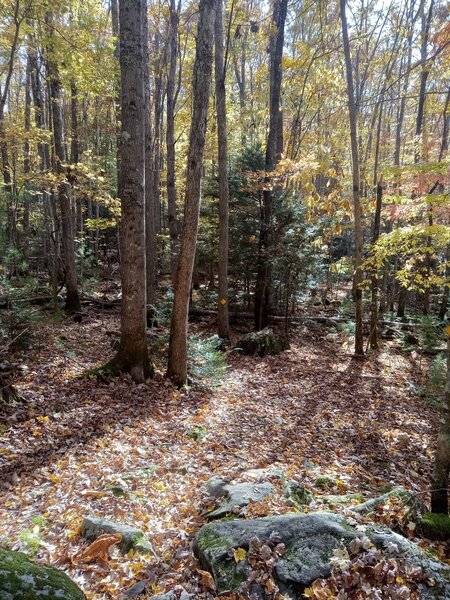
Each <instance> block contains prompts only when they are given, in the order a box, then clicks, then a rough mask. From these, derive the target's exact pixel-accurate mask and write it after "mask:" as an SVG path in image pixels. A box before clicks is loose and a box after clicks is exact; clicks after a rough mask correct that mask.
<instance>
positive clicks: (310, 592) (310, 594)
mask: <svg viewBox="0 0 450 600" xmlns="http://www.w3.org/2000/svg"><path fill="white" fill-rule="evenodd" d="M303 595H304V596H306V597H307V598H314V590H313V589H312V588H310V587H309V588H306V589H305V591H304V592H303Z"/></svg>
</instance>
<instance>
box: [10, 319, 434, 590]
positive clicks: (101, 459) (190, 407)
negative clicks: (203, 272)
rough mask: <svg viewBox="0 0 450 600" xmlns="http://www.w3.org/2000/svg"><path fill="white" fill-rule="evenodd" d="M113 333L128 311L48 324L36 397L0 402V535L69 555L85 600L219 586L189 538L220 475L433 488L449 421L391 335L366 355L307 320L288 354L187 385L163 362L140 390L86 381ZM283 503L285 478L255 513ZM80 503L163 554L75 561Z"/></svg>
mask: <svg viewBox="0 0 450 600" xmlns="http://www.w3.org/2000/svg"><path fill="white" fill-rule="evenodd" d="M116 330H117V315H111V314H110V315H106V316H105V315H104V316H103V317H102V318H101V317H99V316H98V315H96V314H95V313H94V312H93V311H92V312H91V313H89V314H88V316H87V317H86V318H85V319H84V320H83V322H82V323H81V324H79V323H75V322H73V321H71V320H67V321H65V322H64V323H62V324H58V325H45V326H44V325H39V326H38V329H37V333H36V334H35V339H34V346H33V347H34V349H33V351H32V352H30V351H26V352H24V353H23V355H22V357H21V362H22V364H23V365H25V366H26V368H25V369H24V370H23V373H22V375H21V377H20V379H19V381H18V382H17V386H18V388H19V390H20V392H21V393H22V394H23V396H24V397H25V398H26V403H24V404H23V405H19V406H14V407H7V406H4V405H2V406H1V408H0V411H1V412H0V417H1V424H0V486H1V497H0V543H1V544H2V545H5V546H7V547H10V548H13V549H16V548H21V549H24V550H26V551H28V552H31V553H33V552H35V553H36V557H37V559H41V560H43V561H46V562H50V563H53V564H59V565H60V566H62V568H64V569H66V570H67V572H68V573H69V575H70V576H71V577H72V578H73V579H74V580H75V581H76V582H77V583H78V584H79V585H80V586H81V587H82V588H83V589H84V591H85V592H86V594H87V595H88V597H89V598H92V599H96V600H100V599H107V598H119V597H120V593H121V591H122V590H124V589H126V588H129V587H130V586H131V585H133V584H134V583H136V582H137V581H139V580H141V579H150V580H151V581H150V585H149V586H148V588H147V590H148V596H150V595H151V594H152V593H157V592H158V591H163V590H170V589H174V588H175V587H176V586H178V585H182V586H183V587H184V588H185V589H186V590H187V591H188V592H190V593H192V594H193V596H194V597H196V598H209V597H212V596H211V594H212V591H211V590H210V589H209V588H208V583H209V582H208V580H207V578H205V575H204V574H203V575H202V573H201V572H200V571H198V569H199V566H198V565H197V564H196V563H195V560H194V559H193V557H192V553H191V549H190V546H191V542H192V538H193V536H194V535H195V533H196V532H197V531H198V529H199V527H200V526H201V525H202V524H203V523H204V518H203V516H202V515H203V514H204V511H205V509H206V508H207V506H206V503H205V502H206V500H205V493H204V484H205V481H206V480H207V479H208V478H209V477H211V476H212V475H220V476H223V477H225V478H230V479H235V480H238V481H244V480H247V481H248V480H251V478H252V477H253V475H254V474H253V473H252V470H254V469H262V468H266V467H277V468H281V469H283V470H284V471H285V473H286V474H287V475H290V476H293V477H295V478H296V479H298V480H300V481H302V482H303V483H305V484H306V485H307V487H309V489H310V490H311V491H313V492H315V493H317V494H320V493H323V492H324V487H325V491H326V492H329V493H334V494H342V493H345V492H362V493H367V494H370V495H373V494H374V493H376V492H378V491H380V489H383V488H385V487H387V486H395V485H404V486H405V487H407V488H409V489H410V490H411V491H414V492H416V493H418V494H421V495H422V497H423V498H424V499H425V500H427V499H428V495H427V489H428V488H429V480H430V469H431V460H432V454H433V448H434V438H435V433H436V429H437V426H438V417H437V414H436V411H435V410H434V409H433V408H431V407H430V406H428V405H427V404H425V403H424V401H423V400H421V399H420V398H418V397H417V395H415V394H414V393H413V392H412V391H411V390H412V389H413V387H414V385H416V384H418V383H420V380H421V378H422V376H423V370H424V365H423V364H422V363H421V359H420V357H413V356H411V355H410V354H401V353H399V352H397V351H395V350H394V349H389V348H388V347H387V348H385V349H384V351H383V352H380V353H378V354H372V355H370V357H369V358H368V359H367V360H365V361H355V360H353V359H352V358H351V356H350V354H349V353H348V352H347V351H346V350H345V349H343V348H342V343H341V342H342V340H341V339H340V338H339V336H337V335H332V334H330V333H329V331H328V330H326V329H324V330H319V331H315V332H308V331H307V330H306V329H299V330H297V331H295V332H294V334H293V344H292V347H291V350H290V351H288V352H285V353H283V354H282V355H279V356H277V357H267V358H264V359H259V358H253V357H242V356H237V355H235V354H230V355H229V358H228V362H229V365H230V366H229V370H228V375H227V376H226V378H225V380H224V382H223V384H222V385H221V386H220V387H215V388H209V389H208V388H207V387H201V386H193V387H191V388H190V389H189V390H185V391H178V390H176V389H174V388H173V387H172V386H171V385H170V383H168V382H167V381H165V380H164V378H163V372H162V371H161V372H158V373H157V375H156V377H155V378H154V379H153V380H152V381H151V382H150V383H149V384H148V385H138V386H136V385H134V384H133V383H131V382H130V381H129V379H128V378H126V377H123V378H119V379H113V380H111V381H106V380H99V379H97V378H90V379H86V378H84V379H82V378H79V376H80V374H82V373H84V372H86V370H88V369H90V368H92V367H94V366H96V365H98V364H101V363H102V362H104V361H105V359H107V358H108V357H109V356H110V355H111V353H112V351H111V337H112V336H111V332H114V331H116ZM324 477H329V478H330V479H329V480H326V479H323V478H324ZM321 478H322V479H321ZM288 510H292V508H289V507H288V506H287V505H286V504H285V501H284V500H283V499H282V495H281V490H280V493H279V494H277V495H276V496H275V497H274V498H273V499H272V500H271V501H268V502H265V503H261V504H256V505H251V506H250V507H249V509H248V515H249V516H253V515H265V514H275V513H280V512H286V511H288ZM85 515H96V516H103V517H106V518H111V519H115V520H117V521H121V522H124V523H127V524H130V525H134V526H136V527H138V528H140V529H142V531H144V532H145V534H146V535H147V536H148V537H149V538H150V539H151V541H152V543H153V545H154V548H155V550H156V553H157V557H156V558H152V557H149V556H145V555H139V554H134V555H133V554H132V553H130V554H129V555H127V556H121V555H119V554H118V553H116V552H113V556H112V558H111V560H110V563H109V569H105V568H104V567H101V566H99V565H95V564H91V565H82V566H80V565H77V566H76V565H73V564H72V562H71V557H72V556H74V555H75V553H76V552H78V551H79V550H80V548H82V546H83V540H81V539H80V537H79V526H80V522H81V519H82V517H83V516H85ZM143 597H145V596H143Z"/></svg>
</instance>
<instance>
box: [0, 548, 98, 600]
mask: <svg viewBox="0 0 450 600" xmlns="http://www.w3.org/2000/svg"><path fill="white" fill-rule="evenodd" d="M0 598H1V600H42V599H43V598H45V600H86V596H85V595H84V594H83V592H82V591H81V590H80V588H79V587H78V586H77V585H76V584H75V583H74V582H73V581H72V580H71V579H70V578H69V577H68V576H67V575H66V574H65V573H63V571H60V570H59V569H54V568H53V567H44V566H41V565H38V564H36V563H34V562H32V561H31V560H30V559H29V558H28V557H27V556H26V555H25V554H23V553H22V552H11V551H10V550H5V549H4V548H0Z"/></svg>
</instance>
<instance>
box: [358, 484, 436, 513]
mask: <svg viewBox="0 0 450 600" xmlns="http://www.w3.org/2000/svg"><path fill="white" fill-rule="evenodd" d="M392 499H397V500H399V501H400V502H402V503H403V504H404V505H405V506H408V508H409V518H410V519H411V520H412V521H416V520H417V519H418V518H419V515H420V514H423V513H424V512H425V511H426V508H425V506H424V504H423V503H422V502H421V501H420V500H419V499H418V498H417V496H415V494H413V493H412V492H410V491H408V490H406V489H405V488H403V487H396V488H394V489H392V490H391V491H390V492H387V493H386V494H383V495H382V496H377V497H376V498H371V499H370V500H367V501H366V502H363V503H362V504H359V505H358V506H355V507H354V508H353V510H354V511H355V512H358V513H360V514H363V515H368V514H370V513H371V512H373V511H375V510H376V509H377V508H378V507H379V506H383V505H384V504H386V502H389V501H390V500H392Z"/></svg>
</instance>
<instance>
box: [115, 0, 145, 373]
mask: <svg viewBox="0 0 450 600" xmlns="http://www.w3.org/2000/svg"><path fill="white" fill-rule="evenodd" d="M146 16H147V2H146V0H119V19H120V33H119V39H120V51H119V59H120V80H121V81H120V82H121V85H120V90H121V91H120V100H121V102H120V103H121V134H120V176H119V196H120V200H121V209H122V214H121V228H120V233H121V239H120V242H121V245H120V248H121V269H120V272H121V281H122V309H121V314H120V324H121V331H120V345H119V350H118V353H117V356H116V357H115V359H114V360H113V366H114V367H115V368H116V369H117V370H119V371H125V372H129V373H130V374H131V377H132V378H133V380H134V381H136V382H143V381H145V380H146V379H147V377H149V376H150V375H151V374H152V370H151V366H150V362H149V356H148V348H147V336H146V281H145V156H144V155H145V149H144V139H145V108H146V107H145V91H144V62H145V61H144V40H143V37H144V35H143V30H144V27H143V22H144V18H146ZM146 41H147V40H145V42H146Z"/></svg>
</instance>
